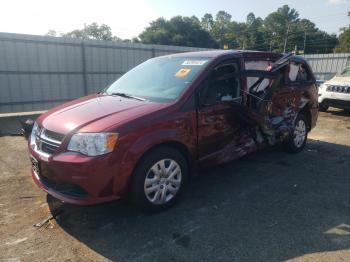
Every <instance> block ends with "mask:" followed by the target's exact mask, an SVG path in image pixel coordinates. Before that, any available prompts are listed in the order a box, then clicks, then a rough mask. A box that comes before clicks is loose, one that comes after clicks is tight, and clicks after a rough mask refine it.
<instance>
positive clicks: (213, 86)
mask: <svg viewBox="0 0 350 262" xmlns="http://www.w3.org/2000/svg"><path fill="white" fill-rule="evenodd" d="M237 71H239V61H238V60H228V61H225V62H223V63H221V64H219V65H218V66H216V67H215V68H214V69H213V70H212V71H211V72H210V73H209V74H208V77H207V78H206V80H205V81H204V82H203V83H202V85H201V87H200V91H199V107H198V155H199V160H200V162H201V164H202V166H206V165H211V164H217V163H223V162H226V161H230V160H233V159H235V158H237V157H239V156H241V155H244V154H245V153H248V152H249V151H251V147H254V146H255V144H254V141H252V138H251V135H250V134H249V132H248V133H247V132H244V131H243V130H244V129H245V126H244V123H242V121H241V120H240V118H239V113H238V112H239V110H242V104H241V103H242V92H241V86H242V85H241V81H240V80H239V79H236V78H230V79H226V80H217V79H219V78H220V77H222V76H225V75H226V74H230V73H234V72H237Z"/></svg>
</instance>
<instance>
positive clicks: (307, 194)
mask: <svg viewBox="0 0 350 262" xmlns="http://www.w3.org/2000/svg"><path fill="white" fill-rule="evenodd" d="M349 157H350V147H346V146H340V145H336V144H330V143H325V142H320V141H312V140H311V141H310V140H309V143H308V145H307V149H306V150H305V151H304V152H302V153H300V154H297V155H293V154H288V153H284V152H282V151H281V150H280V149H278V148H274V149H268V150H264V151H261V152H258V153H256V154H253V155H250V156H247V157H244V158H242V159H240V160H237V161H234V162H231V163H229V164H226V165H222V166H219V167H215V168H211V169H210V170H206V171H201V172H200V173H201V175H200V176H197V177H194V178H193V179H192V180H191V181H190V184H189V186H188V188H187V190H186V192H185V193H184V194H183V195H182V197H181V199H180V201H179V202H178V203H177V205H176V206H174V207H173V208H172V209H170V210H168V211H166V212H162V213H158V214H144V213H140V212H137V211H135V210H133V208H132V207H131V206H130V205H129V204H128V203H127V202H126V201H119V202H113V203H109V204H103V205H97V206H91V207H77V206H71V205H67V204H61V203H60V202H58V201H56V200H55V199H53V198H51V197H48V199H47V200H48V203H49V206H50V208H51V211H52V212H55V211H56V210H57V209H60V210H62V211H63V213H62V214H61V216H60V217H59V219H58V220H57V223H58V224H59V225H60V226H61V227H62V228H63V229H64V230H65V231H66V232H67V233H68V234H70V235H71V236H73V237H74V238H76V239H77V240H79V241H81V242H82V243H84V244H85V245H86V246H88V247H89V248H91V249H93V250H95V251H96V252H98V253H99V254H101V255H102V256H104V257H105V258H108V259H111V260H118V261H125V260H128V261H129V260H132V261H149V260H152V261H184V260H186V261H188V260H196V261H203V260H204V261H228V260H229V261H280V260H284V259H290V258H296V257H299V256H302V255H304V254H310V253H314V252H324V251H334V250H343V249H348V248H350V226H348V225H350V202H349V201H350V197H349V196H350V193H349V192H350V174H349V172H348V170H349V168H350V161H349V159H350V158H349Z"/></svg>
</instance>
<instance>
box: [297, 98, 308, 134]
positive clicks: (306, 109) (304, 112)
mask: <svg viewBox="0 0 350 262" xmlns="http://www.w3.org/2000/svg"><path fill="white" fill-rule="evenodd" d="M299 114H303V115H304V116H305V117H306V119H307V124H308V125H307V128H308V131H310V130H311V112H310V109H309V104H306V105H305V106H304V107H303V108H302V109H301V110H300V111H299Z"/></svg>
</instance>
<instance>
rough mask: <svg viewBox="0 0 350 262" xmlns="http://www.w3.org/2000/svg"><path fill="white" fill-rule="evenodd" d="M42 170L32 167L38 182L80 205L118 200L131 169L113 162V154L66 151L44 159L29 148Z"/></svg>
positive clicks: (40, 185)
mask: <svg viewBox="0 0 350 262" xmlns="http://www.w3.org/2000/svg"><path fill="white" fill-rule="evenodd" d="M29 151H30V155H31V156H32V157H33V158H34V159H35V160H37V161H38V163H39V167H40V168H39V171H37V172H36V171H35V170H34V169H33V168H32V170H31V174H32V178H33V180H34V181H35V183H36V184H37V185H38V186H39V187H40V188H42V189H43V190H44V191H46V192H47V193H48V194H50V195H52V196H53V197H55V198H57V199H59V200H61V201H64V202H67V203H70V204H77V205H93V204H98V203H103V202H108V201H112V200H117V199H119V198H120V197H121V196H122V195H123V194H124V193H125V192H126V189H127V181H128V178H129V175H130V173H131V172H130V171H127V170H126V169H125V168H124V167H123V165H122V164H121V163H118V162H117V161H112V158H113V155H111V154H109V155H105V156H99V157H87V156H83V155H80V154H77V153H72V152H65V153H61V154H58V155H53V156H51V157H50V158H48V159H43V158H41V157H40V155H39V154H38V153H37V152H35V151H34V150H32V149H31V148H30V147H29Z"/></svg>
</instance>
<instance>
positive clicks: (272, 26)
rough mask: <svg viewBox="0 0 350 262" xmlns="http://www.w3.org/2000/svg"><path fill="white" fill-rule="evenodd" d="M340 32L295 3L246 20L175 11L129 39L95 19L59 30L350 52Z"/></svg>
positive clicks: (148, 40)
mask: <svg viewBox="0 0 350 262" xmlns="http://www.w3.org/2000/svg"><path fill="white" fill-rule="evenodd" d="M349 17H350V12H349ZM341 32H342V33H341V34H340V36H339V38H337V36H336V35H335V34H328V33H326V32H324V31H321V30H319V29H318V28H317V27H316V25H315V24H314V23H313V22H311V21H310V20H308V19H300V18H299V13H298V12H297V11H296V10H295V9H293V8H290V7H289V6H288V5H283V6H282V7H280V8H278V9H277V10H276V11H275V12H272V13H270V14H269V15H268V16H267V17H266V18H265V19H262V18H260V17H256V16H255V15H254V13H249V14H248V15H247V18H246V21H245V22H236V21H232V16H231V15H230V14H229V13H227V12H225V11H223V10H221V11H219V12H218V13H217V14H216V15H215V18H214V16H213V15H212V14H209V13H206V14H205V15H204V16H203V17H202V18H201V19H198V18H197V17H196V16H191V17H185V16H175V17H173V18H171V19H170V20H167V19H165V18H162V17H161V18H158V19H157V20H155V21H153V22H151V23H150V25H149V26H148V27H147V28H146V29H145V30H144V31H143V32H142V33H141V34H140V35H139V37H134V38H132V39H131V40H130V39H124V40H122V39H120V38H118V37H116V36H113V34H112V30H111V28H110V27H109V26H107V25H105V24H101V25H99V24H97V23H92V24H89V25H84V28H83V29H77V30H73V31H71V32H68V33H66V34H60V36H65V37H74V38H81V39H97V40H109V41H124V42H133V43H145V44H161V45H177V46H192V47H207V48H230V49H250V50H261V51H273V52H279V53H281V52H283V50H284V45H285V42H286V52H289V51H293V50H295V49H297V50H298V51H300V52H302V53H309V54H310V53H332V52H334V51H335V52H350V26H349V27H345V28H342V29H341ZM47 35H49V36H58V33H57V32H56V31H54V30H50V31H49V32H48V33H47ZM286 40H287V41H286Z"/></svg>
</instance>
